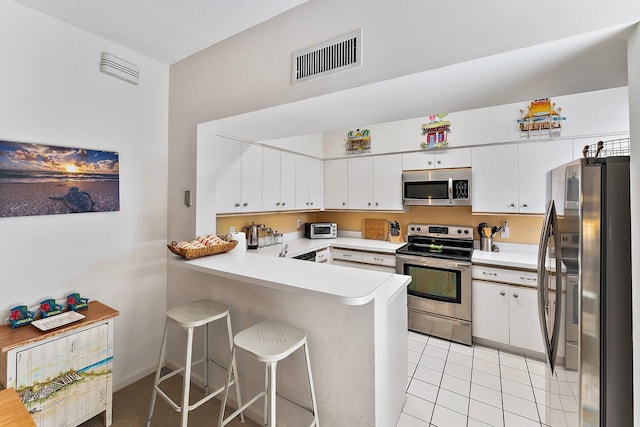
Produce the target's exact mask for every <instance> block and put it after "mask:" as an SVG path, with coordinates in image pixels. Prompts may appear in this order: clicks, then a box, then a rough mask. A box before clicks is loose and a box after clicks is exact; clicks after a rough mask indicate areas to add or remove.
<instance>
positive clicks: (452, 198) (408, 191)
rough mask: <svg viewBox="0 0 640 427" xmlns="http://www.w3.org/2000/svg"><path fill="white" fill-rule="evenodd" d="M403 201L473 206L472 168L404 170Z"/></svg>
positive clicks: (425, 204)
mask: <svg viewBox="0 0 640 427" xmlns="http://www.w3.org/2000/svg"><path fill="white" fill-rule="evenodd" d="M402 202H403V203H404V204H405V205H420V206H471V168H461V169H440V170H438V169H436V170H420V171H407V172H403V173H402Z"/></svg>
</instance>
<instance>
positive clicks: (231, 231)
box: [229, 225, 236, 234]
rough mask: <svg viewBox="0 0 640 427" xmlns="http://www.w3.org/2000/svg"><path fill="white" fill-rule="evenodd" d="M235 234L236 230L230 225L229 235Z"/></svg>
mask: <svg viewBox="0 0 640 427" xmlns="http://www.w3.org/2000/svg"><path fill="white" fill-rule="evenodd" d="M235 232H236V228H235V227H234V226H233V225H232V226H231V227H229V233H232V234H233V233H235Z"/></svg>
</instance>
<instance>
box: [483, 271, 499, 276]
mask: <svg viewBox="0 0 640 427" xmlns="http://www.w3.org/2000/svg"><path fill="white" fill-rule="evenodd" d="M482 274H484V275H485V276H497V275H498V273H489V272H488V271H483V272H482Z"/></svg>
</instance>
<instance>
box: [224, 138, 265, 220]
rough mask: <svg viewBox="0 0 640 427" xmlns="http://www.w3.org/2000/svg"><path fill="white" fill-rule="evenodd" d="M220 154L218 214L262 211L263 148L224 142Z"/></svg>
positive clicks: (235, 142)
mask: <svg viewBox="0 0 640 427" xmlns="http://www.w3.org/2000/svg"><path fill="white" fill-rule="evenodd" d="M216 151H217V154H218V171H217V173H216V211H217V212H218V213H240V212H259V211H261V210H262V185H261V184H260V181H262V147H261V146H259V145H255V144H249V143H246V142H239V141H221V142H219V143H218V147H217V150H216Z"/></svg>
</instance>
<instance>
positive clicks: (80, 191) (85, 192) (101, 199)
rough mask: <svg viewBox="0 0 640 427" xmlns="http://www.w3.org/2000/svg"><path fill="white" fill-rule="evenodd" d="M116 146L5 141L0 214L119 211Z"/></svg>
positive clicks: (0, 150)
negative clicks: (92, 147) (105, 148)
mask: <svg viewBox="0 0 640 427" xmlns="http://www.w3.org/2000/svg"><path fill="white" fill-rule="evenodd" d="M119 168H120V163H119V155H118V153H117V152H113V151H99V150H89V149H86V148H69V147H57V146H53V145H42V144H31V143H24V142H11V141H2V140H0V217H14V216H31V215H55V214H67V213H81V212H107V211H119V210H120V169H119Z"/></svg>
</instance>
